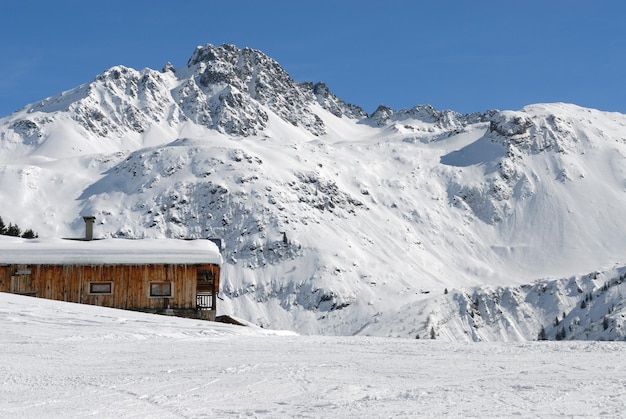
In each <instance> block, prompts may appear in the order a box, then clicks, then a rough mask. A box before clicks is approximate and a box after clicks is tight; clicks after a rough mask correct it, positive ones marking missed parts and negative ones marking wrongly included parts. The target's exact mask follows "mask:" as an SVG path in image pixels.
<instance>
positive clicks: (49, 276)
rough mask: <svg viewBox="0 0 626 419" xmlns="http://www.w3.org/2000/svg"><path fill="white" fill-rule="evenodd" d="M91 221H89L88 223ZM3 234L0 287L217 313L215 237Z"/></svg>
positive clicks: (175, 311)
mask: <svg viewBox="0 0 626 419" xmlns="http://www.w3.org/2000/svg"><path fill="white" fill-rule="evenodd" d="M88 225H89V223H88ZM89 233H90V232H89V229H88V230H87V239H86V240H67V239H30V240H29V239H21V238H15V237H7V236H0V292H10V293H16V294H23V295H29V296H33V297H40V298H47V299H51V300H59V301H68V302H73V303H82V304H92V305H98V306H104V307H112V308H120V309H126V310H138V311H144V312H151V313H160V314H171V315H179V316H184V317H194V318H202V319H206V320H213V319H214V318H215V312H216V303H217V301H216V300H217V295H218V292H219V284H220V266H221V264H222V256H221V254H220V249H218V247H217V245H216V244H215V243H213V242H212V241H210V240H176V239H141V240H130V239H103V240H89V239H90V238H91V237H90V234H89Z"/></svg>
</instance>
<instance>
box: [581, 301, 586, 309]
mask: <svg viewBox="0 0 626 419" xmlns="http://www.w3.org/2000/svg"><path fill="white" fill-rule="evenodd" d="M580 308H582V309H585V308H587V303H586V302H585V300H583V301H582V302H581V303H580Z"/></svg>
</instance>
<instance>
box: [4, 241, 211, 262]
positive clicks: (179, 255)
mask: <svg viewBox="0 0 626 419" xmlns="http://www.w3.org/2000/svg"><path fill="white" fill-rule="evenodd" d="M0 263H3V264H31V265H37V264H50V265H72V264H74V265H92V264H122V265H134V264H161V263H169V264H217V265H221V264H222V256H221V254H220V252H219V250H218V248H217V246H216V245H215V244H214V243H213V242H212V241H210V240H201V239H200V240H177V239H138V240H130V239H104V240H92V241H83V240H65V239H22V238H16V237H8V236H0Z"/></svg>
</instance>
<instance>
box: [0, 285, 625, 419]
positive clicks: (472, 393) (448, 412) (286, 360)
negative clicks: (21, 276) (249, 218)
mask: <svg viewBox="0 0 626 419" xmlns="http://www.w3.org/2000/svg"><path fill="white" fill-rule="evenodd" d="M35 301H36V300H34V299H33V298H30V297H23V296H16V295H9V294H0V328H1V329H2V331H3V333H2V336H1V337H0V344H1V346H2V357H0V375H1V376H2V378H3V379H2V381H0V393H1V394H2V397H0V416H2V417H12V418H18V417H19V418H39V417H46V418H65V417H85V416H90V417H110V418H113V417H115V418H130V417H138V416H140V417H158V418H180V417H186V418H201V417H220V418H226V417H256V418H277V417H304V418H323V417H329V416H333V417H342V418H361V417H364V416H368V417H375V418H382V417H394V418H409V417H411V418H414V417H425V418H426V417H428V418H432V417H498V418H501V417H513V416H516V417H517V416H519V417H529V418H530V417H553V416H555V417H556V416H565V417H600V416H602V417H620V416H622V415H623V412H624V409H625V408H626V393H624V385H626V379H625V378H624V368H626V358H624V356H623V344H622V343H621V342H566V343H565V342H526V343H513V344H512V343H476V344H464V343H454V342H441V341H437V340H435V341H433V340H415V339H412V340H408V339H388V338H387V339H384V338H371V337H362V336H361V337H354V336H349V337H333V336H297V335H294V334H292V333H284V332H278V331H275V332H272V331H268V330H264V329H260V328H255V327H239V326H231V325H224V324H219V323H211V322H202V321H197V320H189V319H182V318H174V317H163V316H157V315H150V314H143V313H136V312H129V311H121V310H114V309H106V308H101V307H93V306H86V305H78V304H71V303H63V302H56V301H46V300H39V301H36V304H33V303H34V302H35Z"/></svg>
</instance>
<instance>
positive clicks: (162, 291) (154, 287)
mask: <svg viewBox="0 0 626 419" xmlns="http://www.w3.org/2000/svg"><path fill="white" fill-rule="evenodd" d="M172 296H173V293H172V283H171V282H169V281H167V282H150V297H172Z"/></svg>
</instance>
